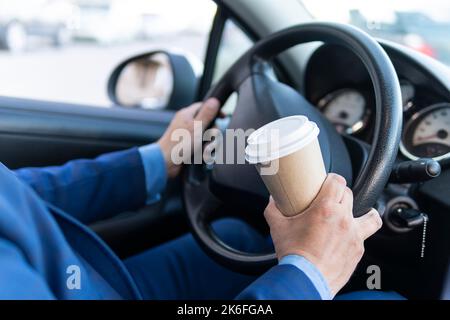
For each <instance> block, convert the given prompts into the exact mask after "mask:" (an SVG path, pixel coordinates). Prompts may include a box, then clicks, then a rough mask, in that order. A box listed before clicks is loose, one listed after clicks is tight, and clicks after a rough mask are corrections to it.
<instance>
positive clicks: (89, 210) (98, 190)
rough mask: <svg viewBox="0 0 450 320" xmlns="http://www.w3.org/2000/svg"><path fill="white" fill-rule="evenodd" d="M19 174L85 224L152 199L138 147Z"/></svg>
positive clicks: (25, 169) (52, 201)
mask: <svg viewBox="0 0 450 320" xmlns="http://www.w3.org/2000/svg"><path fill="white" fill-rule="evenodd" d="M155 162H157V161H155ZM147 170H149V169H147ZM153 173H155V174H156V176H158V174H159V173H156V172H153ZM15 174H16V176H17V177H18V178H19V179H21V180H22V181H23V182H25V183H26V184H28V185H29V186H30V187H31V188H33V189H34V190H35V191H36V192H37V193H38V194H39V196H40V197H41V198H42V199H43V200H44V201H47V202H49V203H51V204H53V205H54V206H56V207H59V208H60V209H62V210H64V211H65V212H66V213H68V214H70V215H72V216H73V217H75V218H77V219H78V220H80V221H81V222H83V223H92V222H95V221H98V220H102V219H106V218H109V217H111V216H113V215H115V214H118V213H121V212H125V211H129V210H135V209H138V208H140V207H142V206H144V205H145V202H146V200H147V198H148V197H147V189H146V188H147V186H146V178H145V170H144V165H143V162H142V158H141V154H140V152H139V151H138V149H137V148H132V149H129V150H125V151H117V152H111V153H107V154H104V155H101V156H100V157H98V158H96V159H80V160H73V161H69V162H68V163H66V164H65V165H62V166H54V167H45V168H24V169H19V170H16V171H15ZM157 180H158V181H159V180H161V178H155V181H157ZM150 184H152V183H150ZM156 184H158V182H155V183H154V185H155V186H156ZM156 189H157V188H156V187H155V190H156Z"/></svg>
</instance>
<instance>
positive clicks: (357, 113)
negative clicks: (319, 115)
mask: <svg viewBox="0 0 450 320" xmlns="http://www.w3.org/2000/svg"><path fill="white" fill-rule="evenodd" d="M318 106H319V108H320V109H321V110H322V112H323V114H324V115H325V117H326V118H327V119H328V120H330V121H331V123H333V124H334V126H335V127H336V129H337V131H338V132H341V133H342V132H345V133H348V134H352V133H356V132H358V131H360V130H361V129H363V128H364V127H365V126H366V122H367V118H368V110H367V107H366V99H365V98H364V96H363V95H362V93H361V92H359V91H358V90H355V89H341V90H338V91H335V92H332V93H330V94H328V95H326V96H325V97H324V98H322V99H321V100H320V101H319V104H318Z"/></svg>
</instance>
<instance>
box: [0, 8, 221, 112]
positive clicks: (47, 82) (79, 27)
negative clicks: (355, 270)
mask: <svg viewBox="0 0 450 320" xmlns="http://www.w3.org/2000/svg"><path fill="white" fill-rule="evenodd" d="M215 11H216V5H215V4H214V2H213V1H209V0H189V1H186V0H148V1H142V0H128V1H124V0H0V70H1V72H0V95H2V96H12V97H20V98H31V99H40V100H48V101H56V102H69V103H77V104H85V105H91V106H110V105H111V102H110V101H109V99H108V96H107V92H106V84H107V79H108V77H109V75H110V73H111V71H112V70H113V68H114V67H115V66H116V65H117V64H118V63H119V62H121V61H123V60H124V59H126V58H128V57H130V56H132V55H135V54H139V53H143V52H146V51H151V50H155V49H168V50H171V51H174V52H177V53H183V54H185V55H186V56H187V57H188V58H189V60H190V61H191V62H192V63H193V64H194V67H196V68H195V69H196V72H197V73H201V72H202V67H203V60H204V54H205V51H206V46H207V42H208V37H209V32H210V29H211V25H212V21H213V18H214V14H215Z"/></svg>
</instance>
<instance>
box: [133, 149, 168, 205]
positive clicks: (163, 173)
mask: <svg viewBox="0 0 450 320" xmlns="http://www.w3.org/2000/svg"><path fill="white" fill-rule="evenodd" d="M139 153H140V155H141V158H142V164H143V166H144V173H145V186H146V188H145V189H146V192H147V197H146V204H152V203H154V202H156V201H158V200H159V199H160V193H161V192H162V191H163V190H164V188H165V186H166V182H167V170H166V164H165V161H164V156H163V154H162V152H161V149H160V147H159V145H158V144H156V143H153V144H149V145H146V146H143V147H140V148H139Z"/></svg>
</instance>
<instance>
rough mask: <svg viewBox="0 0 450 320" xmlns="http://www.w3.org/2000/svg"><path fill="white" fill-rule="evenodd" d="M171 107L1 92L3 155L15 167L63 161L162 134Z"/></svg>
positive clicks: (0, 120)
mask: <svg viewBox="0 0 450 320" xmlns="http://www.w3.org/2000/svg"><path fill="white" fill-rule="evenodd" d="M172 116H173V113H172V112H167V111H144V110H131V109H130V110H127V109H122V108H117V107H111V108H94V107H86V106H78V105H72V104H63V103H55V102H43V101H32V100H25V99H16V98H3V97H2V98H0V148H1V150H2V152H1V154H0V161H2V162H3V163H4V164H5V165H7V166H8V167H10V168H18V167H23V166H44V165H55V164H61V163H64V162H66V161H68V160H71V159H75V158H86V157H87V158H92V157H95V156H96V155H99V154H101V153H104V152H109V151H114V150H119V149H125V148H129V147H132V146H138V145H142V144H145V143H149V142H153V141H155V140H157V139H158V138H159V137H160V136H161V134H162V133H163V132H164V130H165V128H166V127H167V125H168V124H169V123H170V120H171V118H172Z"/></svg>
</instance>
